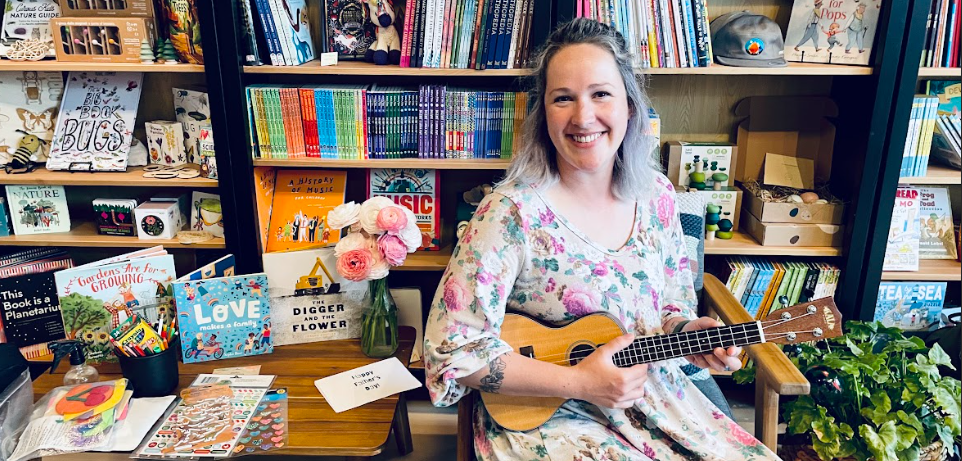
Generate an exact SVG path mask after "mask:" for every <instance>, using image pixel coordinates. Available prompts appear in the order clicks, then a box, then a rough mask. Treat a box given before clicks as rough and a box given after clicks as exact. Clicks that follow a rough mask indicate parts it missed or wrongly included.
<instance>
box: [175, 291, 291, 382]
mask: <svg viewBox="0 0 962 461" xmlns="http://www.w3.org/2000/svg"><path fill="white" fill-rule="evenodd" d="M173 292H174V300H175V303H176V304H177V323H178V325H179V328H180V338H181V339H180V347H181V352H182V353H183V357H184V363H195V362H206V361H208V360H218V359H229V358H234V357H247V356H251V355H260V354H269V353H271V352H273V351H274V343H273V341H272V334H271V333H272V319H271V300H270V293H269V291H268V282H267V276H266V275H265V274H263V273H260V274H251V275H233V276H226V277H215V278H208V279H202V280H188V279H185V278H180V279H178V280H177V281H175V282H174V284H173Z"/></svg>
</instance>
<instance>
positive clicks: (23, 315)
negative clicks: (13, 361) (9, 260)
mask: <svg viewBox="0 0 962 461" xmlns="http://www.w3.org/2000/svg"><path fill="white" fill-rule="evenodd" d="M0 307H2V309H0V312H2V314H3V317H2V318H3V330H4V332H5V334H6V337H7V341H9V342H11V343H13V344H14V345H16V346H17V347H19V348H20V353H22V354H23V356H24V357H26V358H28V359H32V358H37V357H41V356H44V355H49V354H50V350H49V349H48V348H47V343H48V342H50V341H56V340H58V339H64V337H65V335H64V329H63V319H62V318H61V317H60V300H59V299H58V298H57V284H56V282H55V281H54V276H53V272H44V273H40V274H30V275H21V276H19V277H9V278H0Z"/></svg>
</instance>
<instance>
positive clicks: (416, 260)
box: [392, 245, 454, 271]
mask: <svg viewBox="0 0 962 461" xmlns="http://www.w3.org/2000/svg"><path fill="white" fill-rule="evenodd" d="M453 250H454V247H453V245H447V246H444V247H442V248H441V249H440V250H439V251H416V252H414V253H411V254H409V255H408V257H407V259H406V260H404V265H402V266H398V267H395V268H394V269H392V270H396V271H443V270H444V269H445V268H447V267H448V260H449V259H451V252H452V251H453Z"/></svg>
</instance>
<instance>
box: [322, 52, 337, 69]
mask: <svg viewBox="0 0 962 461" xmlns="http://www.w3.org/2000/svg"><path fill="white" fill-rule="evenodd" d="M321 65H322V66H335V65H337V53H336V52H334V51H331V52H330V53H321Z"/></svg>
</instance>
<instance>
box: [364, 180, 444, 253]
mask: <svg viewBox="0 0 962 461" xmlns="http://www.w3.org/2000/svg"><path fill="white" fill-rule="evenodd" d="M368 171H369V173H368V179H367V198H371V197H375V196H383V197H387V198H390V199H391V200H394V203H396V204H398V205H400V206H403V207H405V208H407V209H409V210H411V211H413V212H414V216H415V217H416V218H417V220H418V223H417V224H418V228H420V229H421V247H420V248H419V250H439V249H441V226H440V224H441V221H440V220H441V207H440V200H439V195H438V186H439V185H440V182H439V174H438V170H425V169H413V168H412V169H403V168H371V169H370V170H368Z"/></svg>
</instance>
